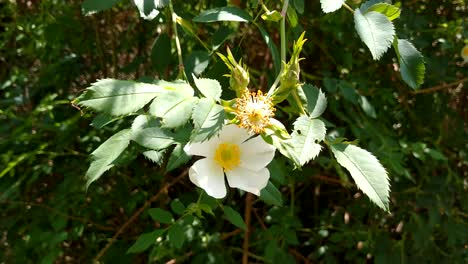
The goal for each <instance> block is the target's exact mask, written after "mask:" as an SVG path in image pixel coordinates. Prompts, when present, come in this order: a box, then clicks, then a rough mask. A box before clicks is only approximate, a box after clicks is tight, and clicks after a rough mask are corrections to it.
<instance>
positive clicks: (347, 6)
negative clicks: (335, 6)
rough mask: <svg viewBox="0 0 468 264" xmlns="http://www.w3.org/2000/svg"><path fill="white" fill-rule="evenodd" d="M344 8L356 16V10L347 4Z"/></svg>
mask: <svg viewBox="0 0 468 264" xmlns="http://www.w3.org/2000/svg"><path fill="white" fill-rule="evenodd" d="M343 6H344V7H345V8H346V9H348V10H349V11H351V13H353V14H354V10H353V9H352V8H351V7H350V6H349V5H347V4H346V3H343Z"/></svg>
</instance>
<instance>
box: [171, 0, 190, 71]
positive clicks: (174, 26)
mask: <svg viewBox="0 0 468 264" xmlns="http://www.w3.org/2000/svg"><path fill="white" fill-rule="evenodd" d="M169 10H170V11H171V18H172V30H173V31H174V38H175V43H176V48H177V57H178V59H179V74H178V75H177V78H184V79H185V80H187V76H186V75H185V70H184V60H183V59H182V49H181V48H180V40H179V34H178V33H177V14H176V13H175V12H174V7H173V6H172V0H169Z"/></svg>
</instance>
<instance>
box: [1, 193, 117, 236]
mask: <svg viewBox="0 0 468 264" xmlns="http://www.w3.org/2000/svg"><path fill="white" fill-rule="evenodd" d="M0 203H5V204H24V205H26V206H28V205H29V206H35V207H40V208H43V209H46V210H47V211H50V212H52V213H54V214H57V215H61V216H63V217H65V218H67V219H71V220H75V221H78V222H81V223H83V224H87V225H92V226H94V227H96V228H97V229H100V230H103V231H114V230H115V229H114V228H113V227H110V226H104V225H101V224H98V223H95V222H93V221H91V220H89V219H87V218H84V217H79V216H73V215H68V214H66V213H64V212H62V211H59V210H57V209H55V208H53V207H50V206H48V205H45V204H40V203H35V202H24V201H8V200H6V201H2V202H0Z"/></svg>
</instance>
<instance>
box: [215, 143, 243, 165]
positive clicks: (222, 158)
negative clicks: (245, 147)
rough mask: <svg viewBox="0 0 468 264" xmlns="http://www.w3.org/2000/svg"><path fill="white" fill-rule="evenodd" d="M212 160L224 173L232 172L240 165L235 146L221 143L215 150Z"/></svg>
mask: <svg viewBox="0 0 468 264" xmlns="http://www.w3.org/2000/svg"><path fill="white" fill-rule="evenodd" d="M214 160H215V161H216V163H218V164H219V165H220V166H221V167H223V169H224V171H229V170H232V169H233V168H235V167H237V165H239V163H240V149H239V146H238V145H236V144H231V143H221V144H219V145H218V148H217V149H216V152H215V155H214Z"/></svg>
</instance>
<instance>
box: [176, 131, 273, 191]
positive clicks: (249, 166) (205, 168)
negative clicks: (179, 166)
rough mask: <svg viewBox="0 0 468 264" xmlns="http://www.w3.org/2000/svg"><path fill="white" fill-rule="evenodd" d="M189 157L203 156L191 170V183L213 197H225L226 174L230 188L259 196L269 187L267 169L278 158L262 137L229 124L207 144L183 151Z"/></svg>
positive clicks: (191, 144)
mask: <svg viewBox="0 0 468 264" xmlns="http://www.w3.org/2000/svg"><path fill="white" fill-rule="evenodd" d="M184 150H185V152H186V153H187V154H189V155H197V156H203V157H205V158H204V159H200V160H198V161H196V162H195V163H194V164H193V166H192V167H191V168H190V170H189V178H190V180H191V181H192V182H193V183H194V184H195V185H197V186H198V187H200V188H202V189H203V190H205V192H206V193H207V194H208V195H210V196H212V197H214V198H218V199H219V198H223V197H224V196H226V186H225V182H224V174H226V178H227V181H228V184H229V186H231V187H234V188H239V189H241V190H244V191H247V192H250V193H253V194H255V195H260V191H261V190H262V189H263V188H264V187H265V186H266V185H267V183H268V179H269V178H270V172H269V171H268V169H267V168H266V166H267V165H268V164H269V163H270V162H271V160H272V159H273V157H274V156H275V147H273V146H272V145H270V144H268V143H266V142H265V141H264V140H263V139H262V138H261V137H260V136H256V137H253V138H251V135H250V134H249V132H248V131H247V130H246V129H244V128H240V127H238V126H237V125H232V124H231V125H226V126H224V127H223V128H222V129H221V131H220V132H219V135H218V136H213V137H212V138H211V139H209V140H207V141H205V142H196V143H189V144H187V145H186V146H185V148H184Z"/></svg>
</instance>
